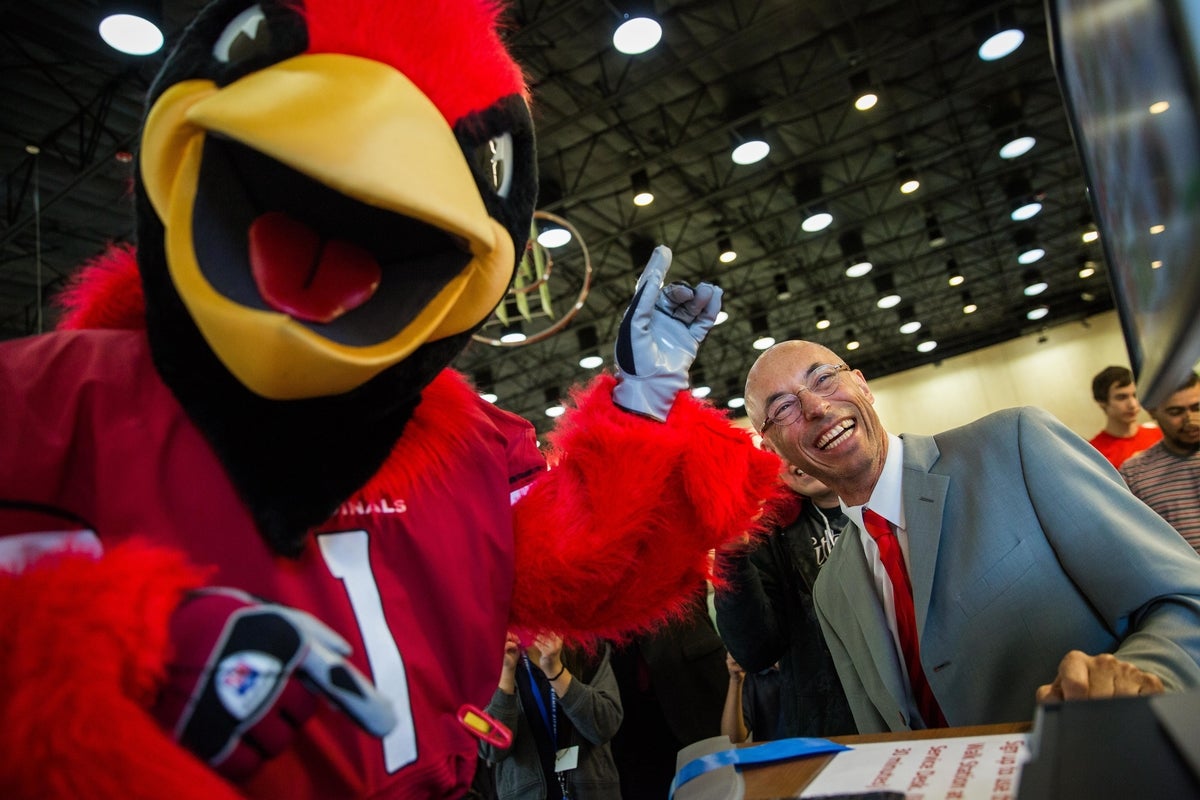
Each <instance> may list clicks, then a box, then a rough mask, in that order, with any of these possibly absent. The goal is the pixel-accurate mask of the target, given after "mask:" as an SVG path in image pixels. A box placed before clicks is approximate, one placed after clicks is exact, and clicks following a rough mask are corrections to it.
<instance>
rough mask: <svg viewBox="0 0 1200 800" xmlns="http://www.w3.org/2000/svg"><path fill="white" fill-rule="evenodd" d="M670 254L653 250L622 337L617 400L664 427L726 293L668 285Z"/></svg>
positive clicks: (623, 323) (619, 337) (712, 288)
mask: <svg viewBox="0 0 1200 800" xmlns="http://www.w3.org/2000/svg"><path fill="white" fill-rule="evenodd" d="M670 266H671V251H670V250H669V249H667V248H666V247H663V246H661V245H660V246H659V247H656V248H655V249H654V253H653V255H651V256H650V261H649V262H648V263H647V264H646V269H645V270H643V272H642V277H641V278H639V279H638V285H637V290H636V292H635V293H634V296H633V301H632V302H631V303H630V304H629V308H627V309H626V310H625V316H624V318H622V320H621V330H620V332H619V333H618V335H617V352H616V360H617V372H618V374H619V377H620V382H619V383H618V384H617V386H616V388H614V389H613V400H614V401H615V402H616V404H617V405H619V406H620V407H621V408H624V409H626V410H627V411H633V412H635V413H638V414H645V415H646V416H649V417H653V418H654V419H657V420H658V421H659V422H665V421H666V419H667V413H668V412H669V411H670V410H671V406H672V405H673V404H674V403H675V395H677V394H679V392H680V391H682V390H684V389H686V388H688V369H689V368H690V367H691V366H692V362H693V361H695V359H696V350H697V349H698V348H699V346H700V342H701V341H703V340H704V337H705V336H706V335H707V334H708V331H709V329H710V328H712V326H713V323H715V322H716V319H717V312H718V311H720V309H721V288H720V287H718V286H713V285H712V284H710V283H701V284H698V285H697V286H696V287H695V288H693V287H691V286H689V285H687V284H686V283H672V284H668V285H667V286H663V278H664V277H665V276H666V273H667V269H668V268H669V267H670Z"/></svg>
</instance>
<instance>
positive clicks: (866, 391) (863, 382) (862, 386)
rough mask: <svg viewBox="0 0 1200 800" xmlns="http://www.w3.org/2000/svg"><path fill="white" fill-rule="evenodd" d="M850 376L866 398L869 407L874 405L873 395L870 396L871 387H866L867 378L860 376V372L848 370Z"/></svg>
mask: <svg viewBox="0 0 1200 800" xmlns="http://www.w3.org/2000/svg"><path fill="white" fill-rule="evenodd" d="M850 374H851V375H853V376H854V381H855V383H857V384H858V388H859V390H860V391H862V393H863V395H864V396H866V398H867V401H868V402H869V403H870V404H871V405H875V395H873V394H871V387H870V386H867V378H866V376H865V375H863V374H862V370H860V369H852V370H850Z"/></svg>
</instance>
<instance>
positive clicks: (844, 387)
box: [745, 341, 1200, 733]
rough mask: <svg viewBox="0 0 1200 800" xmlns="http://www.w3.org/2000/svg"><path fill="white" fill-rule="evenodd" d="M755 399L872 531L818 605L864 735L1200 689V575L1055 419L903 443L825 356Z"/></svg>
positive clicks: (768, 384) (853, 374) (768, 370)
mask: <svg viewBox="0 0 1200 800" xmlns="http://www.w3.org/2000/svg"><path fill="white" fill-rule="evenodd" d="M745 397H746V412H747V415H748V416H749V418H750V423H751V424H752V425H753V426H754V428H755V430H757V431H758V432H759V433H760V434H761V435H762V437H763V438H764V439H765V440H766V441H768V442H769V443H770V445H771V447H772V448H773V449H774V451H775V452H776V453H778V454H779V455H780V457H782V458H783V459H785V460H786V461H787V462H788V463H790V464H794V465H796V466H797V467H799V468H800V469H803V470H804V471H805V472H806V473H809V474H811V475H814V476H816V477H817V478H818V479H820V480H821V482H822V483H824V484H825V485H826V486H828V487H829V488H830V489H833V490H834V491H835V492H836V493H837V495H838V497H839V498H840V500H841V504H842V507H843V510H844V511H845V512H846V515H847V516H848V517H849V518H850V520H851V522H852V523H853V527H851V528H848V529H847V530H848V531H850V532H849V533H847V534H846V535H843V536H842V537H841V538H840V539H839V540H838V543H837V544H836V545H835V546H834V548H833V551H832V552H831V553H830V555H829V559H828V560H827V561H826V562H825V565H824V566H823V567H822V568H821V573H820V575H819V576H818V578H817V582H816V586H815V587H814V589H813V597H814V600H815V602H816V609H817V616H818V619H819V620H820V622H821V628H822V629H823V630H824V631H825V639H826V641H827V642H828V644H829V647H830V651H831V652H832V653H833V657H834V663H835V664H836V665H837V670H838V674H839V676H840V677H841V679H842V686H843V687H844V688H845V690H846V697H847V699H848V700H849V701H850V706H851V709H852V710H853V712H854V718H855V722H856V724H857V725H858V728H859V732H860V733H874V732H877V731H887V730H909V729H912V728H931V727H938V726H942V725H946V724H949V725H980V724H987V723H996V722H1015V721H1023V720H1029V719H1031V718H1032V717H1033V715H1034V711H1035V703H1037V702H1058V701H1063V700H1066V701H1071V700H1076V699H1084V698H1090V699H1099V698H1104V697H1114V696H1130V695H1146V694H1156V693H1159V692H1163V691H1184V690H1188V689H1194V688H1197V687H1200V556H1197V554H1196V551H1195V550H1193V549H1192V548H1191V547H1189V546H1188V545H1187V543H1186V542H1185V541H1184V540H1183V538H1182V537H1181V536H1179V534H1178V533H1176V532H1175V530H1174V529H1173V528H1171V526H1170V525H1168V524H1167V523H1166V522H1165V521H1163V519H1162V518H1161V517H1160V516H1159V515H1158V514H1156V513H1154V511H1153V510H1152V509H1150V508H1149V507H1148V506H1147V505H1146V504H1145V503H1143V502H1142V501H1140V500H1138V499H1137V498H1136V497H1134V496H1133V494H1132V493H1130V492H1128V491H1126V490H1125V488H1124V484H1123V481H1122V480H1121V476H1120V475H1119V474H1118V473H1117V471H1116V470H1115V469H1113V467H1112V464H1110V463H1108V461H1106V460H1105V458H1104V457H1103V456H1102V455H1101V454H1100V453H1099V452H1098V451H1097V450H1096V449H1095V448H1093V447H1092V446H1091V445H1089V444H1088V443H1087V442H1085V441H1084V440H1083V439H1081V438H1080V437H1079V436H1077V435H1076V434H1074V433H1072V432H1071V431H1070V430H1069V429H1067V427H1066V426H1065V425H1063V424H1062V422H1060V421H1059V420H1057V419H1055V418H1054V417H1053V416H1052V415H1050V414H1049V413H1047V412H1046V411H1043V410H1041V409H1038V408H1034V407H1024V408H1010V409H1006V410H1003V411H998V412H995V413H993V414H989V415H987V416H985V417H982V418H981V419H978V420H976V421H974V422H971V423H969V424H967V425H964V426H962V427H959V428H954V429H952V430H948V431H944V432H942V433H938V434H934V435H932V436H923V435H916V434H904V435H902V436H896V435H893V434H891V433H889V432H888V431H887V430H886V429H885V428H884V426H883V423H882V422H881V421H880V419H879V416H878V414H876V412H875V409H874V402H875V397H874V395H873V394H872V393H871V390H870V388H869V387H868V385H867V380H866V378H865V377H864V376H863V374H862V373H861V372H860V371H859V370H857V369H853V368H851V367H850V366H848V365H847V364H845V363H844V362H843V361H842V360H841V359H840V358H839V357H838V356H837V355H836V354H835V353H833V352H832V351H831V350H829V349H828V348H827V347H824V346H823V345H821V344H818V343H816V342H805V341H788V342H782V343H780V344H776V345H774V346H773V347H771V348H770V349H768V350H766V351H765V352H764V353H763V354H762V355H761V356H759V357H758V360H757V361H756V362H755V363H754V365H753V366H752V367H751V368H750V373H749V375H748V376H747V378H746V394H745Z"/></svg>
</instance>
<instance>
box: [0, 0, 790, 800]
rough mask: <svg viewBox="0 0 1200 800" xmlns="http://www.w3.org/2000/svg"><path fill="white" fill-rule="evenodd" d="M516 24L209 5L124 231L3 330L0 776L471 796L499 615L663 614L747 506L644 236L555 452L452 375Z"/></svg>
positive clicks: (515, 122)
mask: <svg viewBox="0 0 1200 800" xmlns="http://www.w3.org/2000/svg"><path fill="white" fill-rule="evenodd" d="M499 17H500V9H498V8H497V7H496V6H495V5H494V4H493V3H492V2H489V0H438V2H416V1H415V0H413V1H412V2H408V1H407V0H405V1H404V2H400V1H397V2H383V1H382V0H303V2H299V1H298V0H260V2H258V3H253V4H252V3H250V2H248V0H217V2H215V3H213V4H211V5H210V6H208V7H207V8H206V9H205V10H204V11H203V12H202V13H201V14H200V15H199V16H198V17H197V18H196V19H195V20H194V22H193V23H192V25H191V26H190V27H189V28H188V30H187V31H186V32H185V33H184V34H183V36H182V38H181V40H180V42H179V44H178V45H177V47H176V48H175V50H174V51H173V53H172V55H171V56H170V57H169V58H168V59H167V60H166V62H165V64H164V66H163V68H162V70H161V72H160V73H159V75H158V77H157V78H156V80H155V82H154V84H153V86H152V87H151V89H150V92H149V97H148V104H147V109H148V111H147V115H146V118H145V121H144V125H143V130H142V133H141V138H140V146H139V153H138V162H137V163H138V169H137V176H136V193H137V234H138V242H137V249H136V253H135V252H134V250H133V249H132V248H128V247H117V248H114V249H113V250H111V251H110V252H109V253H107V254H106V255H105V256H103V257H101V258H100V259H98V260H97V261H96V262H94V263H92V264H90V265H89V266H88V267H87V268H86V269H85V270H83V271H82V272H81V274H80V277H79V279H78V280H77V281H76V282H75V283H74V284H73V285H72V286H71V287H70V288H69V290H68V291H67V292H66V295H65V298H64V300H63V302H64V304H65V311H64V313H63V315H62V323H61V325H60V326H59V329H58V330H56V331H55V332H53V333H50V334H46V335H41V336H35V337H30V338H26V339H20V340H14V341H9V342H5V343H3V344H0V397H3V408H4V413H3V414H0V452H2V453H3V454H4V455H3V458H0V569H2V572H0V710H2V713H3V726H2V730H3V733H2V734H0V786H3V787H4V792H3V793H4V794H5V796H7V797H21V798H26V797H29V798H33V797H37V798H67V797H70V798H79V797H91V798H123V800H137V799H138V798H162V797H170V798H205V799H206V800H213V798H229V797H263V798H279V797H287V798H292V799H293V800H294V799H296V798H310V797H311V798H333V797H337V798H352V797H361V798H367V797H370V798H383V797H389V798H390V797H443V796H446V797H456V796H461V795H462V794H463V793H464V791H465V790H466V787H467V786H468V785H469V783H470V781H471V778H472V775H473V773H474V769H475V764H476V756H475V753H476V746H477V737H489V736H491V737H495V736H502V735H503V733H504V731H503V730H501V729H498V728H495V727H494V726H492V725H491V724H490V723H489V722H488V720H487V719H486V718H484V717H481V716H480V715H479V714H477V713H476V711H475V710H473V708H475V707H478V706H482V705H484V704H485V703H486V702H487V700H488V698H489V697H490V696H491V694H492V692H493V690H494V688H495V682H496V677H497V667H498V662H499V660H500V659H499V654H500V653H501V652H502V649H503V644H504V641H505V637H506V631H507V630H509V629H513V630H517V631H526V632H536V631H540V630H548V631H554V632H557V633H559V634H561V635H562V636H564V637H566V638H568V639H571V640H574V641H579V642H587V641H596V640H598V639H599V638H600V637H615V638H622V637H623V636H626V635H628V634H630V633H632V632H635V631H639V630H645V629H648V628H650V627H652V626H654V625H656V624H658V623H659V622H661V621H662V620H663V619H665V618H668V617H670V616H671V615H672V614H673V613H675V612H676V611H677V610H679V609H680V608H681V606H682V603H683V601H684V599H685V598H687V597H688V596H689V595H690V594H691V592H692V588H693V587H695V586H696V585H697V584H698V583H699V582H700V581H701V580H702V578H703V577H704V576H705V575H706V574H707V571H708V566H707V563H708V562H707V558H706V553H707V551H709V550H710V549H711V548H714V547H717V546H719V545H720V544H722V543H724V542H727V541H730V540H732V539H734V538H736V537H739V536H740V535H742V534H744V533H745V532H746V531H747V530H749V529H752V528H754V526H755V519H756V515H757V514H758V510H759V508H760V505H761V501H762V500H763V497H762V494H763V492H764V491H766V490H764V489H763V488H762V487H770V486H773V485H774V483H775V481H774V474H775V471H776V468H777V462H776V460H775V458H774V456H771V455H769V454H766V453H762V452H761V451H758V450H756V449H755V448H754V447H753V445H752V443H751V441H750V439H749V437H748V436H747V435H746V434H745V433H744V432H742V431H739V430H737V429H735V428H733V427H731V426H730V425H729V423H728V422H727V421H726V420H725V419H724V418H723V417H722V415H721V414H719V413H718V412H717V411H715V410H713V409H712V408H711V407H709V406H707V405H705V404H702V403H700V402H699V401H696V400H694V399H693V398H692V397H691V396H690V393H689V392H687V391H684V390H685V389H686V387H687V371H688V368H689V366H690V364H691V362H692V360H693V359H694V357H695V353H696V348H697V345H698V343H699V341H700V340H701V339H703V337H704V334H705V333H706V332H707V330H708V329H709V327H711V325H712V324H713V320H714V318H715V315H716V312H717V310H718V308H719V305H720V290H719V289H717V288H716V287H713V286H711V285H707V284H699V285H697V286H695V287H691V286H688V285H684V284H678V283H667V284H666V285H664V275H665V273H666V270H667V268H668V266H669V263H670V253H669V251H667V250H666V249H665V248H659V250H658V251H656V252H655V254H654V256H653V257H652V258H651V260H650V263H649V264H648V266H647V268H646V271H645V273H644V274H643V276H642V278H641V280H640V282H639V284H638V287H637V289H636V294H635V297H634V298H633V301H632V303H631V305H630V307H629V310H628V311H627V312H626V315H625V318H624V320H623V322H622V325H621V331H620V338H619V342H618V347H617V364H618V368H617V370H616V371H615V374H613V375H603V376H600V377H599V378H597V379H596V380H595V381H594V382H593V383H592V384H591V385H589V386H587V387H584V388H580V389H578V390H576V391H575V393H574V398H573V404H572V408H571V409H570V410H569V412H568V413H567V415H565V416H564V417H562V418H561V420H560V425H559V427H558V428H557V430H556V432H555V434H554V436H553V438H552V439H551V446H552V448H553V451H554V457H553V459H552V462H553V463H554V468H553V469H547V467H546V462H545V460H544V458H543V456H542V454H541V453H540V452H539V450H538V447H537V445H536V442H535V438H534V434H533V429H532V427H531V426H530V425H529V424H528V423H526V422H524V421H523V420H521V419H518V418H517V417H515V416H513V415H511V414H508V413H506V412H504V411H502V410H499V409H497V408H495V407H493V406H491V405H489V404H487V403H486V402H484V401H482V400H480V399H479V398H478V396H477V395H476V393H475V391H474V390H473V389H472V387H470V386H469V385H468V384H467V382H466V381H465V380H464V379H463V378H462V377H461V376H459V375H458V374H456V373H455V372H453V371H451V370H450V369H448V364H449V363H450V362H451V361H452V360H453V359H454V358H455V356H456V355H457V354H458V353H460V352H461V350H462V349H463V347H464V346H465V345H466V344H467V342H468V340H469V338H470V336H471V334H472V332H474V331H475V330H477V329H478V328H479V326H480V325H481V324H482V323H483V321H484V320H485V319H486V318H487V317H488V315H489V314H490V313H491V311H492V309H493V308H494V307H495V306H496V305H497V303H498V302H499V301H500V300H501V299H502V298H503V296H504V294H505V292H506V290H507V287H508V284H509V281H510V280H511V279H512V276H513V273H514V269H515V266H516V265H517V263H518V262H519V259H520V256H521V255H522V254H523V252H524V250H525V246H526V237H527V234H528V231H529V230H530V222H531V217H532V213H533V209H534V202H535V187H536V183H537V182H536V175H535V157H534V136H533V129H532V125H531V120H530V112H529V105H528V98H527V96H526V90H525V83H524V80H523V77H522V74H521V71H520V69H519V67H518V66H517V65H516V64H515V63H514V61H513V60H512V58H511V57H510V56H509V54H508V53H507V51H506V50H505V48H504V46H503V45H502V42H501V38H500V35H499V33H498V30H497V25H498V20H499Z"/></svg>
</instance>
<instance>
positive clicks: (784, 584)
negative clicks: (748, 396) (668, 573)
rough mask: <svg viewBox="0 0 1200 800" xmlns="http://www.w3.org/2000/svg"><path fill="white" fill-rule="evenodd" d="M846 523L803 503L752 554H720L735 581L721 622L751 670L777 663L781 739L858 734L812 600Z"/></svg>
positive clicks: (728, 642) (724, 596)
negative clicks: (795, 514) (814, 587)
mask: <svg viewBox="0 0 1200 800" xmlns="http://www.w3.org/2000/svg"><path fill="white" fill-rule="evenodd" d="M822 514H824V518H823V517H822ZM826 518H827V519H828V529H829V533H828V534H827V533H826V521H825V520H826ZM845 525H846V517H845V515H844V514H843V513H842V511H841V509H840V508H833V509H829V510H824V511H822V510H820V509H818V508H817V507H816V506H815V505H814V504H813V503H811V502H805V503H804V505H803V507H802V508H801V510H800V513H799V516H798V517H797V518H796V519H795V520H794V521H792V522H791V523H789V524H787V525H785V526H782V527H777V528H776V529H775V530H774V531H772V533H771V534H770V535H769V536H768V537H767V538H766V539H765V540H764V541H762V542H761V543H759V545H758V547H756V548H755V549H754V550H752V551H751V552H750V553H749V554H743V555H736V556H735V555H730V554H727V553H721V554H720V555H719V561H718V572H719V573H720V574H722V575H723V576H724V577H725V578H726V580H727V581H728V582H729V585H728V586H727V587H726V588H724V589H721V590H718V591H717V595H716V607H717V627H718V629H719V630H720V632H721V638H722V639H723V640H724V642H725V646H726V648H728V650H729V652H730V653H731V654H732V655H733V657H734V659H735V660H737V662H738V664H740V665H741V666H742V668H743V669H745V670H746V672H747V673H750V672H758V671H761V670H764V669H766V668H767V667H769V666H771V665H772V664H774V663H775V662H777V661H778V662H779V666H780V671H781V673H782V675H781V678H782V686H781V691H780V697H781V701H782V702H783V703H784V707H783V713H782V715H781V725H782V728H781V730H780V731H779V737H780V738H786V737H792V736H836V735H839V734H848V733H855V732H856V729H855V727H854V717H853V715H852V714H851V713H850V707H849V705H848V704H847V703H846V696H845V693H844V692H843V691H842V685H841V683H840V682H839V681H838V677H837V671H836V670H835V668H834V665H833V659H832V657H831V656H830V654H829V649H828V648H827V647H826V646H825V639H824V637H823V636H822V634H821V627H820V624H819V623H818V622H817V617H816V612H815V611H814V609H813V598H812V585H813V583H814V582H815V581H816V577H817V571H818V570H819V569H820V566H821V564H823V563H824V560H825V558H826V557H827V556H828V553H829V548H830V547H832V543H833V541H832V540H834V539H836V537H837V536H838V535H840V534H841V531H842V528H843V527H845Z"/></svg>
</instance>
